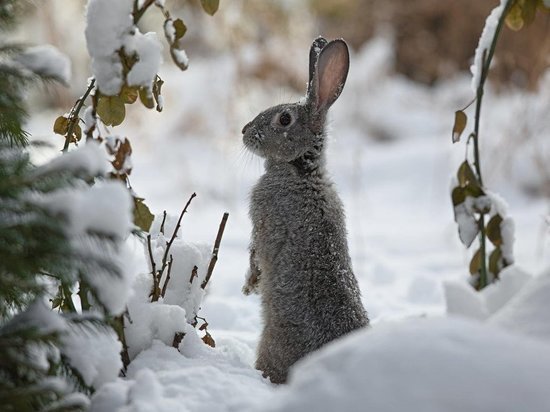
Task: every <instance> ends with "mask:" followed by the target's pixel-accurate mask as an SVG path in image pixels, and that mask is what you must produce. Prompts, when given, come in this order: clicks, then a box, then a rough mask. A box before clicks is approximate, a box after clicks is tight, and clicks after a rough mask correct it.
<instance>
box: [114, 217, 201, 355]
mask: <svg viewBox="0 0 550 412" xmlns="http://www.w3.org/2000/svg"><path fill="white" fill-rule="evenodd" d="M184 219H185V216H184ZM162 220H163V216H162V215H158V216H156V218H155V220H154V222H153V224H152V227H151V231H150V234H151V252H152V255H153V259H154V261H155V264H156V270H159V269H160V268H161V265H162V260H163V257H164V255H165V252H166V248H167V244H168V241H169V240H170V238H171V236H172V233H173V232H174V230H175V227H176V224H177V217H175V216H170V215H167V217H166V221H165V223H164V235H163V234H162V233H161V232H160V227H161V223H162ZM142 253H143V258H144V259H146V260H147V265H148V267H147V270H148V271H144V270H143V271H142V273H140V274H139V275H138V276H137V278H136V281H135V282H134V285H133V295H132V297H131V298H130V300H129V302H128V313H129V318H130V320H131V321H130V322H128V323H127V325H126V329H125V331H126V339H127V345H128V350H129V354H130V357H131V358H134V357H135V356H137V355H138V354H139V353H140V352H142V351H143V350H145V349H147V348H149V347H150V346H151V345H152V343H153V341H154V340H160V341H162V342H164V343H165V344H166V345H169V346H171V345H172V342H173V340H174V335H175V334H176V333H179V332H184V333H185V334H186V336H187V335H189V334H190V333H191V334H193V333H195V331H194V329H193V328H192V327H191V326H190V325H191V324H192V323H194V322H195V317H196V316H197V314H198V312H199V310H200V305H201V302H202V299H203V297H204V295H205V290H204V289H202V288H201V284H202V282H203V280H204V278H205V276H206V272H207V267H208V263H209V262H210V257H211V253H212V247H211V246H209V245H207V244H193V243H189V242H187V241H185V240H184V239H183V238H182V230H181V228H180V229H179V231H178V233H177V237H176V238H175V239H174V241H173V243H172V245H171V247H170V250H169V255H167V258H169V257H168V256H172V258H173V263H172V266H171V270H170V279H169V283H168V285H167V288H166V294H165V295H164V297H161V298H160V299H159V301H157V302H151V298H150V293H151V290H152V287H153V280H152V275H151V273H150V271H151V266H150V259H149V253H148V250H145V249H144V250H143V251H142ZM194 266H196V267H197V271H196V274H197V276H196V277H192V276H191V274H192V273H193V267H194ZM143 269H145V268H143ZM167 273H168V268H166V269H165V271H164V273H163V276H162V278H161V282H160V287H161V288H162V287H163V285H164V284H165V282H166V279H167ZM186 339H187V337H186V338H185V339H184V342H183V343H182V346H185V341H186Z"/></svg>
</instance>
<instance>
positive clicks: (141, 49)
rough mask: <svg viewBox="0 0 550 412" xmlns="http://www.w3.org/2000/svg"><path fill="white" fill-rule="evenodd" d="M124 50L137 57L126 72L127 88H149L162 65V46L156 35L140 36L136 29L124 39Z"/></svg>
mask: <svg viewBox="0 0 550 412" xmlns="http://www.w3.org/2000/svg"><path fill="white" fill-rule="evenodd" d="M124 50H125V51H126V52H127V53H129V54H130V55H132V54H134V53H135V54H136V55H137V56H139V60H138V61H137V62H136V64H134V65H133V66H132V68H131V69H130V71H129V72H128V76H127V80H128V81H127V83H128V86H142V87H146V88H150V87H151V85H152V83H153V80H155V76H156V75H157V73H158V71H159V67H160V64H161V63H162V44H161V43H160V41H159V39H158V38H157V34H156V33H152V32H149V33H145V34H142V33H140V32H139V30H137V28H136V29H135V30H134V32H133V34H132V35H128V36H126V37H125V39H124Z"/></svg>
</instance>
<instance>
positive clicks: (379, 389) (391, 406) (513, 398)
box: [249, 318, 550, 412]
mask: <svg viewBox="0 0 550 412" xmlns="http://www.w3.org/2000/svg"><path fill="white" fill-rule="evenodd" d="M511 371H513V373H511ZM549 373H550V346H548V345H546V344H542V343H539V342H536V341H531V340H530V339H523V338H521V337H518V336H516V335H513V334H511V333H507V332H505V331H503V330H498V329H496V328H492V327H488V326H486V325H483V324H480V323H477V322H471V321H466V320H459V319H453V318H445V319H410V320H407V321H402V322H395V323H388V324H384V325H378V326H377V327H374V328H372V330H363V331H359V332H356V333H354V334H352V335H350V336H348V337H346V338H344V339H341V340H339V341H337V342H335V343H334V344H331V345H329V346H327V347H326V348H325V349H323V350H321V351H319V352H317V353H315V354H313V355H312V356H310V357H309V358H307V359H305V360H303V361H301V362H300V363H299V364H297V365H296V366H295V368H294V369H293V370H292V372H291V376H290V384H289V385H288V387H286V388H283V389H282V390H280V391H279V392H278V393H276V395H275V396H273V397H272V398H271V399H270V400H269V402H267V403H266V402H265V401H263V402H261V403H260V402H258V404H257V405H256V409H254V407H252V408H251V409H249V410H263V411H281V412H282V411H285V412H293V411H296V412H298V411H308V410H311V411H313V410H315V411H319V412H323V411H327V412H328V411H335V410H344V411H350V412H353V411H365V410H372V411H380V412H392V411H395V412H398V411H399V412H401V411H404V410H412V411H423V412H432V411H433V412H440V411H446V412H455V411H456V412H463V411H472V412H476V411H479V412H485V411H520V410H521V411H526V412H527V411H532V412H535V411H542V410H545V409H546V408H547V407H548V404H549V403H550V393H549V392H548V390H547V389H548V388H547V377H548V374H549ZM260 405H261V408H260Z"/></svg>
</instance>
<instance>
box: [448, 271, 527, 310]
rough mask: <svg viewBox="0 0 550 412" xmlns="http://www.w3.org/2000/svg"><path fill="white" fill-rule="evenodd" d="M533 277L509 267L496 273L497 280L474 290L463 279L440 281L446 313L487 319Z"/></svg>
mask: <svg viewBox="0 0 550 412" xmlns="http://www.w3.org/2000/svg"><path fill="white" fill-rule="evenodd" d="M531 278H532V276H531V275H529V274H528V273H526V272H525V271H523V270H522V269H520V268H518V267H517V266H514V265H512V266H508V267H506V268H504V269H503V270H502V271H501V272H500V273H499V280H498V282H494V283H491V284H489V285H488V286H487V287H485V288H484V289H483V290H481V291H479V292H478V291H476V290H474V288H472V287H471V286H470V285H469V284H467V283H466V282H464V280H460V281H459V280H453V281H446V282H444V283H443V286H444V290H445V301H446V304H447V313H448V314H449V315H458V316H464V317H467V318H473V319H479V320H483V319H487V318H488V317H489V316H491V315H493V314H494V313H496V312H497V311H498V310H499V309H501V308H502V307H504V306H505V305H506V303H508V302H509V301H510V300H511V299H512V298H513V297H514V296H515V295H516V294H517V293H518V292H519V291H520V290H521V289H522V288H523V287H524V286H525V285H526V284H527V283H528V282H529V281H530V280H531Z"/></svg>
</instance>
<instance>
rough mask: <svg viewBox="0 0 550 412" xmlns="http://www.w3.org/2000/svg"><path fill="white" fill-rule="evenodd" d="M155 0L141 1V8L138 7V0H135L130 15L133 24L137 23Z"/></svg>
mask: <svg viewBox="0 0 550 412" xmlns="http://www.w3.org/2000/svg"><path fill="white" fill-rule="evenodd" d="M154 2H155V0H146V1H145V3H143V6H141V9H140V8H138V6H137V5H138V1H137V0H136V1H135V2H134V11H133V13H132V16H133V18H134V24H137V23H138V22H139V20H140V19H141V18H142V17H143V14H144V13H145V12H146V11H147V9H148V8H149V7H151V6H152V5H153V3H154Z"/></svg>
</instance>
